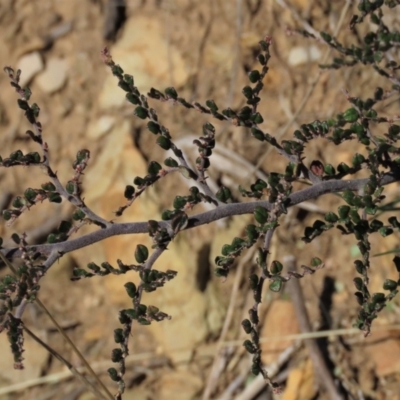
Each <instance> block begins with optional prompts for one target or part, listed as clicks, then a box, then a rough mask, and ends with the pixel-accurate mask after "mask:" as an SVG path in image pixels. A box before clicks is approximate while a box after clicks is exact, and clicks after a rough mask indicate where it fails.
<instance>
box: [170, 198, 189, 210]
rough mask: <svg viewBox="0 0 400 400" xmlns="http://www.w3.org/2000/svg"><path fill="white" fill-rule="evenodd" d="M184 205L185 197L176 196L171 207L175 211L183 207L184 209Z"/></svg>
mask: <svg viewBox="0 0 400 400" xmlns="http://www.w3.org/2000/svg"><path fill="white" fill-rule="evenodd" d="M186 203H187V199H186V198H185V197H183V196H176V197H175V199H174V203H173V206H174V208H175V210H180V209H182V208H183V207H185V205H186Z"/></svg>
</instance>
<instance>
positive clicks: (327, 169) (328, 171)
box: [324, 164, 335, 176]
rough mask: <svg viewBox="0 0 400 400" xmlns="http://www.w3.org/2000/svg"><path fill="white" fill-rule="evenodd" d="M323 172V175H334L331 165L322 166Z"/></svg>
mask: <svg viewBox="0 0 400 400" xmlns="http://www.w3.org/2000/svg"><path fill="white" fill-rule="evenodd" d="M324 172H325V174H326V175H328V176H332V175H335V168H334V167H333V165H331V164H326V165H325V166H324Z"/></svg>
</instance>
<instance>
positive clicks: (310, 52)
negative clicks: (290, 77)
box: [288, 46, 321, 66]
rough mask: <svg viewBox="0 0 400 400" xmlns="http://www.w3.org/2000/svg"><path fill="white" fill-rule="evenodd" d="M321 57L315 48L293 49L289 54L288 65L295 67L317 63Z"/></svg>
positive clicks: (300, 47) (301, 47) (299, 47)
mask: <svg viewBox="0 0 400 400" xmlns="http://www.w3.org/2000/svg"><path fill="white" fill-rule="evenodd" d="M320 57H321V52H320V50H319V49H318V47H316V46H309V47H303V46H298V47H293V48H292V49H291V50H290V52H289V57H288V63H289V65H292V66H296V65H301V64H306V63H309V62H313V61H317V60H319V59H320Z"/></svg>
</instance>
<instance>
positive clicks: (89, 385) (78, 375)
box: [24, 325, 114, 400]
mask: <svg viewBox="0 0 400 400" xmlns="http://www.w3.org/2000/svg"><path fill="white" fill-rule="evenodd" d="M24 331H25V332H26V333H27V334H28V335H29V336H30V337H31V338H32V339H33V340H35V341H36V342H37V343H39V344H40V345H41V346H42V347H44V348H45V349H46V350H47V351H48V352H49V353H50V354H52V355H53V356H54V357H56V358H57V359H58V360H59V361H61V362H62V363H63V364H64V365H66V366H67V368H68V369H69V371H70V372H71V373H72V374H73V375H74V376H75V378H77V379H78V380H80V381H81V382H82V384H83V385H84V386H85V387H86V388H88V389H89V390H90V391H91V392H92V393H93V394H94V395H95V396H96V398H98V399H102V400H106V397H105V396H104V395H103V394H102V393H101V392H100V391H99V390H98V389H97V388H96V386H94V385H93V383H92V382H90V381H89V380H88V379H86V377H85V376H84V375H82V374H81V373H80V372H79V371H77V370H76V368H75V367H74V366H73V365H72V364H71V363H70V362H69V361H67V360H66V359H65V358H64V357H62V356H61V354H59V353H57V352H56V351H55V350H54V349H52V348H51V347H50V346H49V345H48V344H46V343H44V342H43V341H42V340H41V339H40V338H38V337H37V336H36V335H35V334H34V333H33V332H32V331H30V330H29V329H28V328H27V327H26V326H25V325H24ZM103 388H104V385H103ZM107 393H109V394H110V396H111V397H109V398H110V399H111V400H113V399H114V397H113V396H112V395H111V393H110V392H109V391H108V389H107Z"/></svg>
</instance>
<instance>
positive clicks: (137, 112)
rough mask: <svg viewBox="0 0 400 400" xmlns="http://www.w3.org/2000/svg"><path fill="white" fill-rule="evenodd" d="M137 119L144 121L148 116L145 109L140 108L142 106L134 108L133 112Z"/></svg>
mask: <svg viewBox="0 0 400 400" xmlns="http://www.w3.org/2000/svg"><path fill="white" fill-rule="evenodd" d="M133 113H134V114H135V115H136V116H137V117H139V118H140V119H146V118H148V116H149V112H148V111H147V109H146V108H144V107H142V106H137V107H136V108H135V111H134V112H133Z"/></svg>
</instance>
